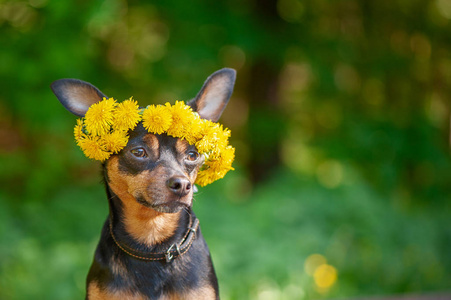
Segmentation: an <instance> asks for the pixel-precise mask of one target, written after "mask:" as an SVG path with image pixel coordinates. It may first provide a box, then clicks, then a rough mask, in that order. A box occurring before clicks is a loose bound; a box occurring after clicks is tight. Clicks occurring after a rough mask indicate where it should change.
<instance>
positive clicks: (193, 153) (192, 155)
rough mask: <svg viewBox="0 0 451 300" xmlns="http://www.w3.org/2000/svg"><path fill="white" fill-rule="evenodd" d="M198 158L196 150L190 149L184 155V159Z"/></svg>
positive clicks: (192, 159)
mask: <svg viewBox="0 0 451 300" xmlns="http://www.w3.org/2000/svg"><path fill="white" fill-rule="evenodd" d="M198 158H199V153H197V152H196V151H190V152H188V155H187V156H186V160H188V161H196V160H197V159H198Z"/></svg>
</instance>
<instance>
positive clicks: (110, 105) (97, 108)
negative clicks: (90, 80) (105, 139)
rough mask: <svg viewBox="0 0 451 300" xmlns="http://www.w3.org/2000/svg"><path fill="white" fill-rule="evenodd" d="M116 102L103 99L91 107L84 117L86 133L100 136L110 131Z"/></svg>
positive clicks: (111, 99) (110, 99)
mask: <svg viewBox="0 0 451 300" xmlns="http://www.w3.org/2000/svg"><path fill="white" fill-rule="evenodd" d="M116 105H117V103H116V100H114V99H113V98H109V99H106V98H103V100H102V101H100V102H97V103H95V104H93V105H91V106H90V107H89V109H88V111H87V112H86V115H85V120H84V121H85V125H86V130H87V131H88V133H91V134H94V135H102V134H105V133H107V132H109V131H110V128H111V124H112V123H113V118H114V116H113V112H114V108H115V107H116Z"/></svg>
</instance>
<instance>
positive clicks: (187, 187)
mask: <svg viewBox="0 0 451 300" xmlns="http://www.w3.org/2000/svg"><path fill="white" fill-rule="evenodd" d="M166 185H167V187H168V188H169V190H170V191H171V192H173V193H174V194H176V195H179V196H185V195H187V194H188V193H189V192H190V191H191V182H190V181H189V180H188V179H186V178H185V177H183V176H174V177H171V178H169V179H168V181H167V182H166Z"/></svg>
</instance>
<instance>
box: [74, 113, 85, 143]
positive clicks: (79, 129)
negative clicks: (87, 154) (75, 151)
mask: <svg viewBox="0 0 451 300" xmlns="http://www.w3.org/2000/svg"><path fill="white" fill-rule="evenodd" d="M74 137H75V140H76V141H77V145H78V141H79V140H81V139H83V138H85V137H86V134H85V133H84V132H83V120H82V119H77V125H75V127H74Z"/></svg>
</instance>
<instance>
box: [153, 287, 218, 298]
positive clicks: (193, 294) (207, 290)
mask: <svg viewBox="0 0 451 300" xmlns="http://www.w3.org/2000/svg"><path fill="white" fill-rule="evenodd" d="M198 299H202V300H210V299H216V293H215V290H214V289H213V288H212V287H211V286H203V287H201V288H198V289H195V290H190V291H186V292H182V293H178V294H166V295H163V296H162V297H161V298H160V300H198Z"/></svg>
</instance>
